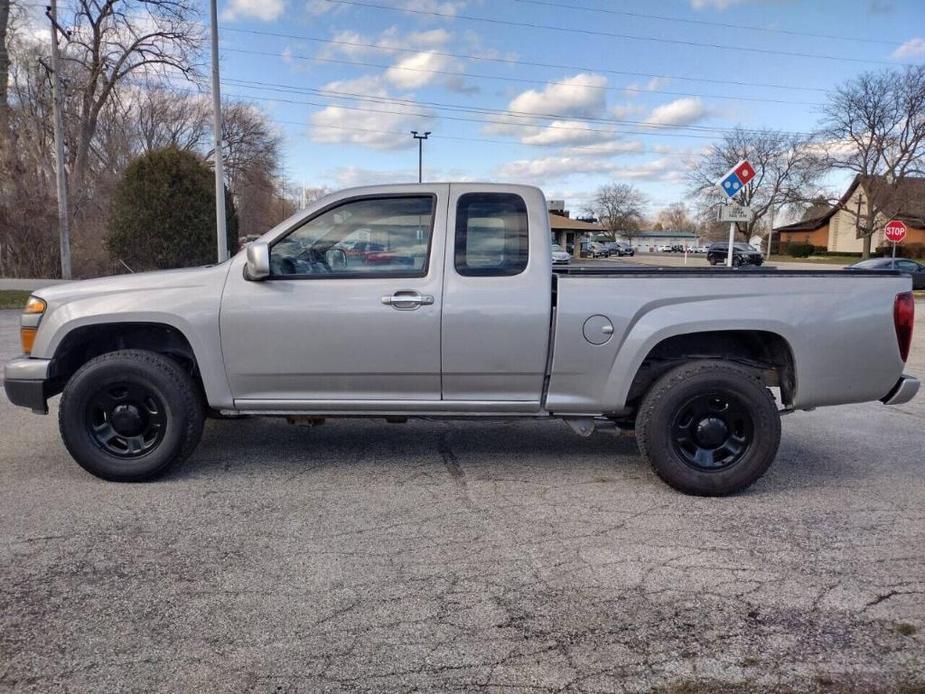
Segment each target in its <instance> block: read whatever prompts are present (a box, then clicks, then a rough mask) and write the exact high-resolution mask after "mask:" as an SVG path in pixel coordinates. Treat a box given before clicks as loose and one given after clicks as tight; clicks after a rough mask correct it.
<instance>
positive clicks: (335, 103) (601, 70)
mask: <svg viewBox="0 0 925 694" xmlns="http://www.w3.org/2000/svg"><path fill="white" fill-rule="evenodd" d="M219 15H220V21H219V25H220V36H221V41H220V67H221V73H222V90H223V96H224V97H225V98H228V99H239V100H242V101H253V102H255V103H259V104H260V105H261V106H262V107H263V108H264V109H265V110H266V112H267V113H268V114H269V115H270V117H271V118H272V119H273V121H274V122H275V123H276V124H277V127H278V128H279V129H280V133H281V134H282V136H283V143H284V146H283V152H284V168H285V173H286V175H287V176H289V177H290V178H291V179H292V180H293V181H295V182H296V183H298V184H301V185H305V186H308V187H318V186H326V187H330V188H335V189H338V188H343V187H348V186H355V185H364V184H369V183H393V182H407V181H414V180H416V178H417V155H418V152H417V143H416V141H415V140H414V139H413V138H412V137H411V135H410V132H409V131H411V130H418V131H419V132H424V131H431V132H432V134H431V136H430V138H429V139H428V140H427V141H426V142H425V143H424V179H425V180H433V181H436V180H439V181H447V180H452V181H455V180H485V181H505V182H516V183H528V184H533V185H538V186H540V187H542V188H543V190H544V191H545V193H546V196H547V198H562V199H565V200H566V203H567V207H568V208H569V209H571V210H572V211H573V216H574V213H581V212H582V211H583V210H584V209H585V208H586V207H587V205H588V203H589V202H590V200H591V199H592V197H593V194H594V191H595V190H596V189H597V188H598V187H599V186H600V185H602V184H605V183H611V182H621V183H632V184H634V185H636V186H638V187H639V188H640V189H642V190H643V192H644V193H645V194H646V195H647V196H648V198H649V200H650V212H651V213H652V214H657V212H658V210H659V209H661V208H662V207H664V206H666V205H668V204H671V203H673V202H676V201H678V200H682V199H683V198H684V197H685V195H686V194H687V192H688V190H687V186H686V184H685V181H684V172H685V170H686V169H687V168H688V167H689V166H690V164H691V163H692V161H694V160H695V159H696V157H697V156H698V155H699V154H700V153H701V152H702V151H703V150H704V149H705V148H706V147H709V145H710V144H711V142H714V141H716V140H717V139H718V138H720V137H721V136H722V133H723V131H724V129H728V128H730V127H734V126H742V127H745V128H764V127H770V128H775V129H779V130H784V131H794V132H808V131H810V130H812V129H813V128H814V127H815V125H816V124H817V122H818V120H819V117H820V105H821V104H822V103H823V102H824V100H825V98H826V92H827V91H828V90H830V89H832V88H833V87H834V86H836V85H838V84H840V83H842V82H844V81H846V80H849V79H851V78H852V77H853V76H855V75H857V74H859V73H861V72H864V71H867V70H880V69H887V68H891V67H897V66H901V65H905V64H921V63H923V62H925V0H830V1H824V2H807V1H804V2H799V1H797V0H792V1H765V2H761V1H757V2H748V1H745V0H663V1H662V2H652V1H651V0H642V1H637V0H613V1H607V0H224V1H220V2H219ZM206 16H208V15H207V14H206Z"/></svg>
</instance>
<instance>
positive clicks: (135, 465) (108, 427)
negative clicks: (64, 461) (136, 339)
mask: <svg viewBox="0 0 925 694" xmlns="http://www.w3.org/2000/svg"><path fill="white" fill-rule="evenodd" d="M204 415H205V413H204V407H203V403H202V398H201V397H200V391H199V387H198V386H197V384H196V383H195V382H194V381H193V379H192V377H191V376H190V375H189V374H188V373H187V372H186V371H184V370H183V369H182V368H181V367H180V365H179V364H178V363H177V362H175V361H173V360H172V359H169V358H168V357H165V356H163V355H160V354H157V353H155V352H148V351H144V350H134V349H133V350H122V351H118V352H110V353H107V354H103V355H101V356H99V357H96V358H95V359H92V360H90V361H89V362H87V363H86V364H84V365H83V366H82V367H81V368H80V369H79V370H78V371H77V373H75V374H74V376H72V377H71V379H70V380H69V381H68V383H67V386H66V387H65V389H64V394H63V396H62V397H61V407H60V410H59V413H58V425H59V428H60V430H61V437H62V438H63V439H64V445H65V446H66V447H67V450H68V452H70V454H71V456H73V458H74V460H76V461H77V463H78V464H79V465H80V466H81V467H82V468H84V469H85V470H86V471H87V472H89V473H91V474H93V475H96V476H97V477H101V478H103V479H105V480H111V481H113V482H143V481H146V480H151V479H154V478H156V477H158V476H160V475H162V474H163V473H165V472H166V471H167V470H168V469H169V468H170V467H171V466H172V465H174V464H175V463H178V462H180V461H182V460H184V459H185V458H187V457H188V456H189V455H190V454H191V453H192V452H193V450H194V449H195V448H196V444H197V443H199V438H200V436H201V435H202V426H203V420H204Z"/></svg>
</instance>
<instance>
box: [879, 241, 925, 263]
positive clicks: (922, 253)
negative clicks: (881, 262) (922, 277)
mask: <svg viewBox="0 0 925 694" xmlns="http://www.w3.org/2000/svg"><path fill="white" fill-rule="evenodd" d="M877 255H880V256H890V255H893V244H892V243H886V244H884V245H882V246H879V247H878V248H877ZM896 257H897V258H920V259H921V258H925V243H918V242H915V243H897V244H896Z"/></svg>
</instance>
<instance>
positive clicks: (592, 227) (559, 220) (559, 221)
mask: <svg viewBox="0 0 925 694" xmlns="http://www.w3.org/2000/svg"><path fill="white" fill-rule="evenodd" d="M549 226H550V228H551V229H552V230H553V231H557V230H558V231H602V230H603V228H604V227H602V226H601V225H600V224H598V223H596V222H594V223H592V222H583V221H581V220H580V219H572V218H571V217H563V216H562V215H561V214H552V213H550V214H549Z"/></svg>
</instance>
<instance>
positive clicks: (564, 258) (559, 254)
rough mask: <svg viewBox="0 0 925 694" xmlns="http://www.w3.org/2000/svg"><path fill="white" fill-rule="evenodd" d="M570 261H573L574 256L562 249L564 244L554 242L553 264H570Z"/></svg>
mask: <svg viewBox="0 0 925 694" xmlns="http://www.w3.org/2000/svg"><path fill="white" fill-rule="evenodd" d="M570 262H572V256H570V255H569V254H568V253H566V252H565V251H564V250H562V246H560V245H559V244H558V243H554V244H552V264H553V265H568V264H569V263H570Z"/></svg>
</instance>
